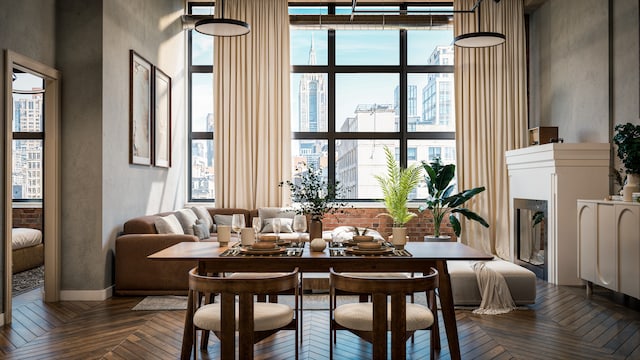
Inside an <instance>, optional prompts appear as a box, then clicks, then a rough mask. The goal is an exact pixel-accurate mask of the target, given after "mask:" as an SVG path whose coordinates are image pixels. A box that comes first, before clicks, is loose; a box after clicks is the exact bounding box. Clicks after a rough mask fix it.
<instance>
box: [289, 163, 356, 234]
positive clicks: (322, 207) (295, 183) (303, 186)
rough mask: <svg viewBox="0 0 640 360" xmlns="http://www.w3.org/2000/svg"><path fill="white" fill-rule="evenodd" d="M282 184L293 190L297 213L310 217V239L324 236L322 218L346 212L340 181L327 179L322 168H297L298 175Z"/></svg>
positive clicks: (292, 197)
mask: <svg viewBox="0 0 640 360" xmlns="http://www.w3.org/2000/svg"><path fill="white" fill-rule="evenodd" d="M280 186H286V187H288V188H289V191H291V200H292V201H293V202H295V203H296V205H297V206H295V207H294V210H295V212H296V214H301V215H306V216H308V217H309V220H310V221H309V226H308V228H309V240H313V239H315V238H322V218H323V217H324V216H325V215H326V214H336V213H339V212H344V210H343V208H344V207H346V206H347V203H346V202H343V201H340V200H339V197H340V196H341V195H342V193H343V189H342V187H341V186H340V182H338V181H336V183H335V184H331V183H329V182H328V181H327V180H325V177H324V176H323V174H322V170H321V169H317V168H315V167H314V166H312V165H309V166H306V165H304V164H303V167H301V168H296V175H295V177H294V178H293V179H292V180H287V181H283V182H281V183H280Z"/></svg>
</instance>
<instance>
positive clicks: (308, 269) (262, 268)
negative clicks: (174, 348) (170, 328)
mask: <svg viewBox="0 0 640 360" xmlns="http://www.w3.org/2000/svg"><path fill="white" fill-rule="evenodd" d="M230 246H232V244H230ZM227 249H228V248H227V247H226V246H224V247H221V246H219V244H218V243H217V242H182V243H178V244H175V245H173V246H171V247H168V248H166V249H164V250H161V251H158V252H156V253H153V254H151V255H149V256H148V258H149V259H153V260H158V261H162V260H171V261H176V260H184V261H197V262H198V270H199V271H200V272H207V273H216V272H217V273H222V272H242V271H252V272H284V271H291V270H292V269H294V268H296V267H297V268H298V269H299V271H300V272H301V273H303V274H304V273H325V272H329V269H330V268H332V267H333V268H336V269H339V271H350V272H356V271H376V272H378V271H379V272H428V271H429V269H430V268H431V267H435V268H436V269H437V270H438V272H439V274H440V285H439V289H438V293H439V296H440V305H441V308H442V317H443V320H444V326H445V330H446V334H447V340H448V341H447V342H448V345H449V353H450V355H451V358H452V359H460V344H459V341H458V329H457V325H456V315H455V309H454V305H453V295H452V291H451V280H450V277H449V272H448V270H447V260H491V259H492V258H493V256H492V255H488V254H485V253H484V252H482V251H479V250H476V249H474V248H471V247H469V246H466V245H464V244H461V243H458V242H409V243H407V244H406V245H405V250H407V251H408V252H409V253H410V255H411V256H349V255H347V256H345V255H341V256H332V255H331V253H332V252H330V251H329V249H328V248H327V249H325V250H324V251H323V252H312V251H310V249H309V247H308V246H307V247H306V248H305V249H304V251H303V253H302V255H298V256H279V257H273V256H221V254H222V253H223V252H224V251H225V250H227ZM189 296H190V297H191V292H189ZM193 312H194V309H193V301H192V299H191V298H189V302H188V306H187V313H186V315H185V323H184V332H183V335H182V353H181V359H189V357H190V356H191V349H192V347H193V342H194V338H193V334H192V332H191V328H192V325H193Z"/></svg>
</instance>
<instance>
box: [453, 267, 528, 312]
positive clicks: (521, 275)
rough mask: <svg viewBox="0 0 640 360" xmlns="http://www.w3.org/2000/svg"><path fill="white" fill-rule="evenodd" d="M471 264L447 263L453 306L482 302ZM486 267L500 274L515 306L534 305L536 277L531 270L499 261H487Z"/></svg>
mask: <svg viewBox="0 0 640 360" xmlns="http://www.w3.org/2000/svg"><path fill="white" fill-rule="evenodd" d="M471 263H472V262H471V261H462V260H451V261H447V268H448V270H449V276H450V277H451V289H452V292H453V303H454V304H455V305H479V304H480V303H481V302H482V297H481V295H480V291H479V290H478V280H477V278H476V273H475V271H473V269H472V268H471ZM486 267H487V268H489V269H492V270H495V271H496V272H498V273H500V274H502V276H503V277H504V279H505V281H506V283H507V286H508V287H509V291H510V292H511V297H512V298H513V301H514V302H515V303H516V305H525V304H534V303H535V301H536V275H535V274H534V273H533V272H532V271H531V270H528V269H525V268H524V267H522V266H519V265H516V264H514V263H511V262H509V261H505V260H501V259H495V260H491V261H487V262H486Z"/></svg>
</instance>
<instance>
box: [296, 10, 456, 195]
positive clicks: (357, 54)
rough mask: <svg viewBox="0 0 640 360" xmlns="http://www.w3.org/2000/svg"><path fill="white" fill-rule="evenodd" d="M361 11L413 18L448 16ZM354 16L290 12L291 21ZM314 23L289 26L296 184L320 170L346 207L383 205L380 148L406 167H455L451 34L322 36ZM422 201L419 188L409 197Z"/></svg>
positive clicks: (327, 29) (370, 29)
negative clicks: (439, 163)
mask: <svg viewBox="0 0 640 360" xmlns="http://www.w3.org/2000/svg"><path fill="white" fill-rule="evenodd" d="M358 9H359V10H367V11H369V10H371V11H383V12H385V13H394V12H395V13H396V14H397V13H399V12H400V11H407V13H408V14H409V15H410V14H425V13H426V12H427V11H429V10H436V12H437V11H441V10H443V11H450V10H451V9H452V8H451V6H448V7H440V8H434V7H426V6H425V7H420V6H410V7H407V6H406V5H400V6H396V7H393V6H384V7H381V6H376V7H373V6H372V7H366V6H360V5H358ZM351 10H352V8H351V7H346V6H335V5H327V6H297V5H293V4H292V5H291V6H290V7H289V13H290V15H294V17H295V16H297V15H327V14H329V15H332V14H334V15H341V14H350V13H351ZM356 16H357V15H356ZM298 18H299V19H302V16H298ZM318 19H319V20H318V23H317V24H312V25H309V24H308V23H306V22H304V21H300V22H295V21H292V26H291V64H292V71H291V121H292V131H293V141H292V168H293V169H294V175H295V173H296V172H298V171H304V166H305V165H307V166H313V167H315V168H320V169H322V170H323V173H324V174H325V176H326V177H327V179H328V180H329V181H331V182H332V181H339V182H340V184H341V185H342V187H343V188H344V189H345V190H347V192H346V193H345V194H344V195H343V197H344V198H345V199H348V200H353V201H363V200H372V199H379V198H381V197H382V193H381V191H380V189H379V186H378V184H377V182H376V180H375V179H374V177H373V175H374V174H383V173H384V172H385V158H384V148H385V147H389V148H390V149H391V151H392V153H395V154H396V158H397V160H398V161H399V162H400V164H401V166H403V167H404V166H407V164H411V163H416V162H418V163H419V162H421V161H431V160H433V159H434V158H436V157H439V158H441V159H442V160H443V162H445V163H454V162H455V123H454V113H453V111H454V106H453V103H452V101H453V61H454V58H453V45H452V42H453V29H452V27H451V26H450V25H449V26H438V27H435V26H434V27H429V26H426V25H423V26H417V27H416V26H414V27H409V28H406V29H403V28H401V27H397V26H396V27H388V26H387V27H386V28H385V26H383V25H382V24H381V23H375V24H374V23H372V24H367V25H366V26H362V25H351V26H349V25H346V26H345V25H335V26H334V25H327V24H326V23H325V25H324V26H323V25H321V24H320V23H321V17H320V16H318ZM305 23H306V24H305ZM426 194H427V192H426V188H425V187H423V186H421V187H419V188H418V189H417V191H416V192H415V193H414V196H415V198H424V197H426Z"/></svg>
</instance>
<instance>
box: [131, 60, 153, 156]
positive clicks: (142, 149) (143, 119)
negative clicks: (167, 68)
mask: <svg viewBox="0 0 640 360" xmlns="http://www.w3.org/2000/svg"><path fill="white" fill-rule="evenodd" d="M129 53H130V66H131V69H130V81H129V118H130V119H129V163H131V164H138V165H151V159H152V154H151V119H152V107H151V105H152V96H151V90H152V75H153V66H152V65H151V63H150V62H148V61H147V60H146V59H144V58H143V57H142V56H140V55H138V54H137V53H136V52H135V51H133V50H130V51H129Z"/></svg>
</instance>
